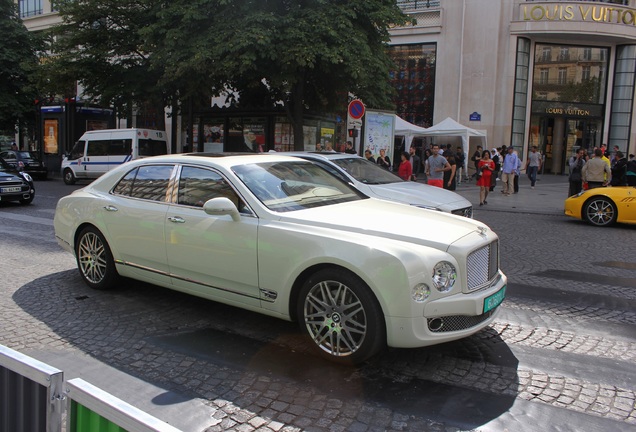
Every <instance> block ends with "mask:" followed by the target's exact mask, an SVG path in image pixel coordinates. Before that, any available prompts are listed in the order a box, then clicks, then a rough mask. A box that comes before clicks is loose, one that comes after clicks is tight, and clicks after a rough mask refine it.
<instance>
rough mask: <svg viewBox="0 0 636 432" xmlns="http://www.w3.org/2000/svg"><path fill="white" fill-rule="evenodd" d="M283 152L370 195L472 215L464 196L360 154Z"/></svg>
mask: <svg viewBox="0 0 636 432" xmlns="http://www.w3.org/2000/svg"><path fill="white" fill-rule="evenodd" d="M282 154H286V155H290V156H296V157H299V158H302V159H306V160H310V161H312V162H315V163H318V164H320V165H321V166H322V167H324V168H325V169H327V170H329V171H332V172H333V173H335V174H337V175H339V176H340V177H342V178H343V180H345V181H347V182H351V183H352V184H353V185H354V186H355V187H356V188H357V189H358V190H360V191H362V192H363V193H364V194H366V195H368V196H370V197H374V198H380V199H385V200H389V201H397V202H401V203H404V204H410V205H414V206H417V207H422V208H428V209H432V210H439V211H443V212H447V213H452V214H456V215H459V216H465V217H473V206H472V204H471V203H470V201H468V200H467V199H466V198H464V197H463V196H461V195H459V194H457V193H455V192H453V191H449V190H446V189H442V188H438V187H435V186H429V185H427V184H424V183H417V182H412V181H404V180H402V179H401V178H400V177H398V176H397V175H396V174H395V173H392V172H390V171H387V170H385V169H384V168H382V167H380V166H378V165H376V164H374V163H372V162H369V161H368V160H366V159H365V158H363V157H360V156H358V155H352V154H347V153H334V152H285V153H282Z"/></svg>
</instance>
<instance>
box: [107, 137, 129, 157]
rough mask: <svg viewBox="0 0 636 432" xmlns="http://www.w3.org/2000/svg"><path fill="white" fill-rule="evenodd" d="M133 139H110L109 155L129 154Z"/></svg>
mask: <svg viewBox="0 0 636 432" xmlns="http://www.w3.org/2000/svg"><path fill="white" fill-rule="evenodd" d="M131 149H132V139H114V140H110V144H109V145H108V155H109V156H127V155H129V154H130V153H131Z"/></svg>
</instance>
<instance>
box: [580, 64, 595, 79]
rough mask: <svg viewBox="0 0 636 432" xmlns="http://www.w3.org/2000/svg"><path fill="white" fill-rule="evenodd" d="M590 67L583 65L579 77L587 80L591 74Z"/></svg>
mask: <svg viewBox="0 0 636 432" xmlns="http://www.w3.org/2000/svg"><path fill="white" fill-rule="evenodd" d="M591 72H592V71H591V68H590V67H589V66H583V68H582V69H581V79H582V80H589V79H590V78H591V76H592V73H591Z"/></svg>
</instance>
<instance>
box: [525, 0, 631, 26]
mask: <svg viewBox="0 0 636 432" xmlns="http://www.w3.org/2000/svg"><path fill="white" fill-rule="evenodd" d="M520 12H521V19H522V20H524V21H572V22H582V21H588V22H594V23H608V24H624V25H630V26H636V10H635V9H630V8H625V7H616V6H604V5H582V4H576V5H574V4H567V3H565V4H564V3H558V4H555V3H543V4H536V5H521V8H520Z"/></svg>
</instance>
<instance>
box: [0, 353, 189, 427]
mask: <svg viewBox="0 0 636 432" xmlns="http://www.w3.org/2000/svg"><path fill="white" fill-rule="evenodd" d="M65 400H66V403H64V401H65ZM64 409H66V413H67V415H66V431H67V432H181V431H180V430H179V429H176V428H175V427H173V426H170V425H169V424H167V423H165V422H163V421H161V420H159V419H157V418H155V417H153V416H151V415H150V414H147V413H145V412H143V411H141V410H139V409H137V408H135V407H133V406H132V405H130V404H128V403H126V402H124V401H122V400H121V399H118V398H116V397H115V396H113V395H111V394H109V393H107V392H105V391H103V390H101V389H100V388H98V387H95V386H94V385H92V384H89V383H87V382H86V381H84V380H83V379H81V378H75V379H72V380H69V381H67V382H66V383H65V382H64V373H63V372H62V371H61V370H59V369H56V368H54V367H52V366H49V365H47V364H45V363H42V362H40V361H38V360H35V359H33V358H31V357H29V356H26V355H24V354H21V353H19V352H17V351H14V350H12V349H11V348H7V347H5V346H2V345H0V432H62V412H63V410H64Z"/></svg>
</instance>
